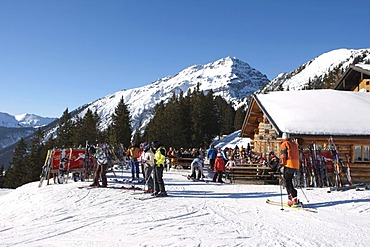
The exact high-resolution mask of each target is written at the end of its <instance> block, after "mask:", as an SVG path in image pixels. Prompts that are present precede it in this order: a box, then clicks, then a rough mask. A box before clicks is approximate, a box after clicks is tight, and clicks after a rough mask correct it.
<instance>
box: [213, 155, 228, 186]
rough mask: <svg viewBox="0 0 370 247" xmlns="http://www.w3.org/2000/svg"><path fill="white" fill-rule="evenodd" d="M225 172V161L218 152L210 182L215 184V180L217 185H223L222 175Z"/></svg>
mask: <svg viewBox="0 0 370 247" xmlns="http://www.w3.org/2000/svg"><path fill="white" fill-rule="evenodd" d="M225 170H226V167H225V160H224V158H223V155H222V153H221V152H220V151H219V152H218V153H217V156H216V160H215V165H214V171H215V175H214V176H213V179H212V181H213V182H216V180H217V182H219V183H225V182H224V181H222V174H223V172H224V171H225Z"/></svg>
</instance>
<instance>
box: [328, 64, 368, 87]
mask: <svg viewBox="0 0 370 247" xmlns="http://www.w3.org/2000/svg"><path fill="white" fill-rule="evenodd" d="M369 81H370V64H356V65H351V66H350V67H349V68H348V70H347V71H346V72H345V73H344V75H343V76H342V77H341V78H340V80H339V81H338V82H337V83H336V85H335V86H334V89H336V90H344V91H365V92H369V91H370V83H369Z"/></svg>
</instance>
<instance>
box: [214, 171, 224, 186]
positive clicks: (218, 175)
mask: <svg viewBox="0 0 370 247" xmlns="http://www.w3.org/2000/svg"><path fill="white" fill-rule="evenodd" d="M222 174H223V171H222V170H218V171H215V175H213V179H212V181H213V182H219V183H223V181H222Z"/></svg>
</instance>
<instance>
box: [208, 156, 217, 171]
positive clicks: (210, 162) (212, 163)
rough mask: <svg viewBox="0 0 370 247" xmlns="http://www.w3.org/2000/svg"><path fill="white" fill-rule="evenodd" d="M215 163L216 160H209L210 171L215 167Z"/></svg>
mask: <svg viewBox="0 0 370 247" xmlns="http://www.w3.org/2000/svg"><path fill="white" fill-rule="evenodd" d="M215 161H216V159H211V158H210V159H209V165H210V169H211V170H212V171H213V169H214V167H215Z"/></svg>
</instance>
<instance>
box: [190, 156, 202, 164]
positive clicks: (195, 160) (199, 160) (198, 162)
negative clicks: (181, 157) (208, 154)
mask: <svg viewBox="0 0 370 247" xmlns="http://www.w3.org/2000/svg"><path fill="white" fill-rule="evenodd" d="M191 165H197V166H202V160H201V159H199V158H195V159H193V161H192V162H191Z"/></svg>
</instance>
